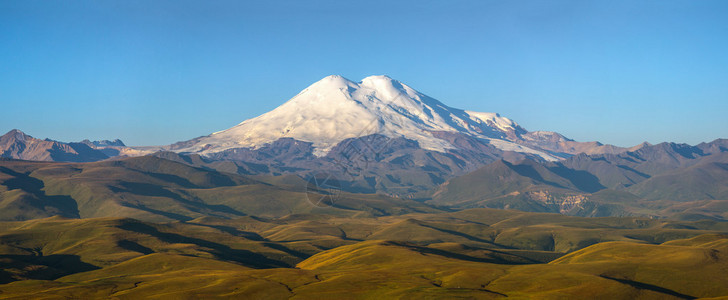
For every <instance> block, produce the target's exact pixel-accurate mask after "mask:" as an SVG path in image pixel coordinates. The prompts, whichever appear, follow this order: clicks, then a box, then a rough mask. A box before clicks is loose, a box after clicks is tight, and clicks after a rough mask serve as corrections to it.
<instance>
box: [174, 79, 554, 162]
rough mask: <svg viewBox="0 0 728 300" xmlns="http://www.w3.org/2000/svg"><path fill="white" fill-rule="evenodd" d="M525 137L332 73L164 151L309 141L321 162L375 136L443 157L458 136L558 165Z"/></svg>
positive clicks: (517, 130) (381, 82) (410, 92)
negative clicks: (261, 110)
mask: <svg viewBox="0 0 728 300" xmlns="http://www.w3.org/2000/svg"><path fill="white" fill-rule="evenodd" d="M526 133H527V131H526V130H525V129H523V128H522V127H520V126H519V125H518V124H517V123H516V122H514V121H512V120H510V119H508V118H505V117H501V116H500V115H499V114H497V113H484V112H473V111H466V110H461V109H456V108H452V107H449V106H447V105H445V104H443V103H441V102H440V101H438V100H436V99H433V98H431V97H429V96H427V95H424V94H422V93H420V92H418V91H416V90H415V89H413V88H411V87H409V86H407V85H405V84H403V83H401V82H399V81H397V80H394V79H392V78H389V77H387V76H370V77H367V78H364V79H363V80H362V81H360V82H353V81H351V80H348V79H346V78H344V77H342V76H338V75H332V76H328V77H325V78H323V79H321V80H319V81H318V82H316V83H314V84H313V85H311V86H309V87H308V88H306V89H304V90H303V91H301V92H300V93H299V94H298V95H296V96H295V97H293V98H292V99H290V100H289V101H288V102H286V103H284V104H283V105H281V106H279V107H278V108H276V109H274V110H272V111H270V112H268V113H265V114H263V115H260V116H258V117H256V118H252V119H249V120H246V121H243V122H242V123H240V124H238V125H237V126H234V127H232V128H229V129H226V130H223V131H219V132H215V133H213V134H210V135H208V136H204V137H199V138H196V139H193V140H190V141H186V142H180V143H177V144H174V145H171V146H169V147H168V148H167V149H168V150H172V151H175V152H180V153H196V154H201V155H203V156H204V155H210V154H213V153H217V152H221V151H225V150H228V149H235V148H250V149H256V148H259V147H262V146H264V145H267V144H271V143H273V142H274V141H277V140H279V139H281V138H292V139H294V140H297V141H303V142H310V143H312V146H313V148H314V151H313V154H314V155H316V156H319V157H321V156H324V155H326V154H327V153H328V152H329V151H330V150H331V149H332V148H333V147H334V146H336V145H337V144H338V143H340V142H341V141H343V140H346V139H350V138H357V137H363V136H368V135H372V134H378V135H383V136H386V137H389V138H405V139H408V140H413V141H416V142H417V143H418V144H419V147H421V148H422V149H425V150H432V151H437V152H448V151H450V150H455V149H458V146H457V145H454V144H453V143H452V142H451V141H448V140H447V139H444V138H442V137H443V135H448V134H458V135H465V136H468V137H470V138H474V139H476V140H478V141H480V142H482V143H485V144H488V145H491V146H494V147H495V148H497V149H500V150H503V151H513V152H518V153H524V154H529V155H533V156H538V157H540V158H542V159H544V160H548V161H554V160H557V159H559V157H558V156H556V155H554V154H552V153H549V151H546V150H543V149H539V148H538V147H532V146H529V145H528V143H525V142H522V143H519V141H523V139H522V138H521V135H523V134H526Z"/></svg>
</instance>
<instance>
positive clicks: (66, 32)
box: [0, 0, 728, 146]
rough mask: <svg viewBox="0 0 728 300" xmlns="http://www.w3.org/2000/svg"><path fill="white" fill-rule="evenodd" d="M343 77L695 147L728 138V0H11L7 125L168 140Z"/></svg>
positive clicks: (617, 138)
mask: <svg viewBox="0 0 728 300" xmlns="http://www.w3.org/2000/svg"><path fill="white" fill-rule="evenodd" d="M304 2H305V3H304ZM330 74H340V75H343V76H345V77H347V78H349V79H352V80H355V81H358V80H360V79H362V78H364V77H366V76H368V75H378V74H387V75H390V76H391V77H393V78H395V79H398V80H400V81H402V82H404V83H406V84H408V85H410V86H412V87H414V88H415V89H418V90H419V91H421V92H423V93H425V94H428V95H430V96H432V97H434V98H436V99H439V100H440V101H442V102H444V103H445V104H447V105H449V106H452V107H457V108H462V109H469V110H476V111H491V112H499V113H501V115H503V116H507V117H510V118H512V119H514V120H515V121H517V122H519V123H520V124H521V125H522V126H524V127H525V128H526V129H528V130H552V131H557V132H560V133H563V134H564V135H566V136H568V137H571V138H574V139H576V140H580V141H589V140H598V141H601V142H604V143H611V144H616V145H620V146H629V145H635V144H637V143H640V142H642V141H645V140H646V141H649V142H651V143H657V142H662V141H674V142H685V143H690V144H696V143H699V142H702V141H711V140H713V139H716V138H719V137H723V138H728V1H703V0H701V1H694V0H685V1H662V0H660V1H613V0H609V1H583V0H574V1H506V0H503V1H437V2H435V1H397V2H396V3H394V2H392V1H29V0H18V1H7V0H0V131H3V133H4V132H6V131H8V130H10V129H13V128H18V129H21V130H23V131H25V132H26V133H28V134H31V135H33V136H35V137H39V138H46V137H48V138H52V139H57V140H61V141H78V140H81V139H84V138H90V139H113V138H121V139H122V140H124V141H125V142H126V143H127V144H129V145H160V144H169V143H172V142H176V141H180V140H187V139H190V138H193V137H197V136H201V135H206V134H209V133H211V132H214V131H218V130H222V129H226V128H228V127H231V126H234V125H235V124H237V123H239V122H241V121H243V120H245V119H248V118H251V117H255V116H257V115H260V114H262V113H264V112H267V111H269V110H271V109H273V108H275V107H277V106H278V105H280V104H282V103H284V102H285V101H286V100H288V99H289V98H291V97H292V96H294V95H295V94H297V93H298V92H299V91H300V90H302V89H304V88H305V87H306V86H308V85H309V84H311V83H313V82H315V81H317V80H319V79H320V78H322V77H324V76H327V75H330Z"/></svg>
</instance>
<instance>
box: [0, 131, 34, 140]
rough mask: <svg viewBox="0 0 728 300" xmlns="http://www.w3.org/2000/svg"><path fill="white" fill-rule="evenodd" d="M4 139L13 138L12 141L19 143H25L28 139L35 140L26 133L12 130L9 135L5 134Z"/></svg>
mask: <svg viewBox="0 0 728 300" xmlns="http://www.w3.org/2000/svg"><path fill="white" fill-rule="evenodd" d="M2 137H3V138H4V139H8V138H11V139H15V140H18V141H25V140H26V139H28V138H33V137H32V136H29V135H27V134H25V132H22V131H20V130H19V129H13V130H10V131H8V133H6V134H4V135H3V136H2Z"/></svg>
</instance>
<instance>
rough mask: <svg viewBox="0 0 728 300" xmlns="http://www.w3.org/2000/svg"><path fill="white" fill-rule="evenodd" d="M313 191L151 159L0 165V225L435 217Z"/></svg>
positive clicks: (365, 198)
mask: <svg viewBox="0 0 728 300" xmlns="http://www.w3.org/2000/svg"><path fill="white" fill-rule="evenodd" d="M258 179H266V181H269V182H272V183H274V184H279V185H278V186H276V185H272V184H270V183H265V182H263V181H261V180H258ZM311 192H312V191H310V190H307V187H306V185H305V181H300V180H299V181H297V180H294V179H291V178H285V179H284V178H281V179H278V178H262V177H258V178H257V179H251V178H248V177H244V176H241V175H236V174H232V173H222V172H218V171H214V170H208V169H203V168H198V167H192V166H189V165H186V164H183V163H179V162H173V161H169V160H165V159H161V158H157V157H153V156H146V157H134V158H126V159H122V160H116V161H103V162H95V163H78V164H73V163H36V162H25V161H0V220H28V219H35V218H43V217H50V216H54V215H61V216H64V217H69V218H79V217H81V218H96V217H133V218H137V219H141V220H146V221H171V220H178V221H188V220H192V219H195V218H200V217H205V216H213V217H220V218H236V217H241V216H245V215H257V216H264V217H282V216H285V215H289V214H297V213H317V214H332V215H340V216H354V215H372V216H378V215H389V214H403V213H410V212H438V211H440V210H438V209H436V208H433V207H431V206H428V205H425V204H422V203H419V202H416V201H412V200H407V199H397V198H390V197H386V196H381V195H372V194H369V195H368V194H351V193H342V194H341V196H340V197H339V198H337V199H336V202H335V203H334V205H333V206H327V207H317V206H315V205H312V204H311V203H310V201H309V200H308V197H309V195H311V194H310V193H311ZM314 192H315V191H314Z"/></svg>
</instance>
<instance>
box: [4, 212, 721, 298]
mask: <svg viewBox="0 0 728 300" xmlns="http://www.w3.org/2000/svg"><path fill="white" fill-rule="evenodd" d="M726 233H728V223H725V222H719V221H709V220H700V221H670V220H652V219H644V218H616V217H610V218H580V217H568V216H563V215H559V214H540V213H525V212H518V211H508V210H495V209H471V210H464V211H459V212H451V213H413V214H406V215H401V216H380V217H372V216H368V217H367V216H360V217H348V216H336V215H322V214H297V215H289V216H286V217H281V218H261V217H253V216H244V217H239V218H233V219H225V218H215V217H201V218H198V219H194V220H189V221H174V222H168V223H150V222H143V221H138V220H134V219H129V218H92V219H80V220H79V219H65V218H61V217H53V218H46V219H39V220H30V221H16V222H0V270H1V271H0V280H2V281H0V283H2V284H0V292H1V293H0V298H3V299H6V298H7V299H14V298H17V299H24V298H36V299H43V298H49V299H54V298H64V297H75V298H109V297H112V298H120V299H139V298H148V297H160V298H180V297H193V298H194V297H205V298H209V297H221V298H236V299H241V298H242V299H246V298H247V299H259V298H269V299H288V298H301V299H309V298H312V297H315V298H317V299H341V298H355V299H357V298H358V299H373V298H375V299H381V298H399V297H404V298H442V299H452V298H458V297H461V298H480V299H491V298H499V297H503V296H504V295H507V296H509V297H519V296H522V297H538V298H564V297H565V298H593V297H603V298H612V299H613V298H634V297H642V298H648V299H651V298H654V299H669V298H671V297H672V298H692V297H713V296H728V290H726V289H725V286H728V285H727V284H726V282H723V281H724V279H723V278H728V274H724V273H725V272H727V271H726V270H728V263H726V257H724V256H725V253H728V237H726V235H725V234H726ZM605 287H606V288H607V289H605Z"/></svg>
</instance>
